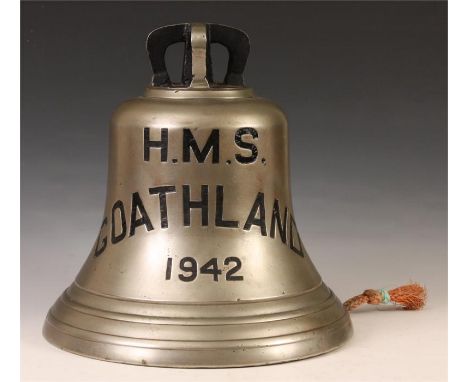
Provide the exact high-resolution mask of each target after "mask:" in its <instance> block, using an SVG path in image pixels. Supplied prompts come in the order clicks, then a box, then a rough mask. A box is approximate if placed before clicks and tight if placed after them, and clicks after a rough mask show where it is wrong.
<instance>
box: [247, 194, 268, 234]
mask: <svg viewBox="0 0 468 382" xmlns="http://www.w3.org/2000/svg"><path fill="white" fill-rule="evenodd" d="M257 214H260V217H258V218H257ZM252 225H256V226H258V227H260V230H261V232H262V236H266V235H267V229H266V225H265V195H264V194H263V192H259V193H258V194H257V198H256V199H255V202H254V204H253V206H252V209H251V210H250V214H249V217H248V218H247V221H246V222H245V225H244V230H246V231H250V228H251V227H252Z"/></svg>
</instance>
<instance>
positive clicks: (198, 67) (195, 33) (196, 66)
mask: <svg viewBox="0 0 468 382" xmlns="http://www.w3.org/2000/svg"><path fill="white" fill-rule="evenodd" d="M179 42H184V43H185V50H184V62H183V69H182V83H181V84H177V83H174V82H172V81H171V79H170V77H169V73H168V72H167V68H166V62H165V55H166V50H167V48H168V47H169V46H170V45H173V44H176V43H179ZM214 43H218V44H221V45H223V46H224V47H225V48H226V49H227V51H228V53H229V59H228V67H227V71H226V75H225V77H224V81H223V82H222V83H221V84H216V83H215V82H214V80H213V70H212V60H211V53H210V45H211V44H214ZM146 49H147V51H148V55H149V59H150V61H151V67H152V69H153V79H152V84H153V86H159V87H180V86H182V87H187V88H210V87H215V86H240V87H242V86H244V69H245V65H246V63H247V57H248V55H249V50H250V43H249V38H248V36H247V35H246V34H245V33H244V32H242V31H241V30H239V29H235V28H231V27H228V26H225V25H220V24H202V23H191V24H188V23H185V24H175V25H169V26H165V27H161V28H158V29H155V30H154V31H152V32H151V33H150V34H149V35H148V38H147V41H146Z"/></svg>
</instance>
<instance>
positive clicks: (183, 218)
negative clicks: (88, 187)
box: [44, 24, 352, 368]
mask: <svg viewBox="0 0 468 382" xmlns="http://www.w3.org/2000/svg"><path fill="white" fill-rule="evenodd" d="M211 25H213V24H211ZM220 27H221V26H218V25H216V26H215V27H212V29H211V30H210V25H208V26H206V25H204V24H196V25H190V24H187V26H186V27H185V29H183V30H184V33H186V32H187V30H188V31H189V32H191V33H189V34H191V36H189V39H188V41H190V43H187V45H188V49H189V50H190V53H192V54H191V60H192V63H191V64H192V65H191V67H192V71H194V72H195V73H192V78H193V81H191V83H190V85H189V86H186V87H182V86H174V85H170V86H152V87H149V88H148V89H147V90H146V93H145V96H144V97H140V98H137V99H133V100H130V101H127V102H125V103H123V104H122V105H121V106H120V107H119V108H118V109H117V110H116V112H115V113H114V115H113V117H112V121H111V124H110V148H109V168H108V184H107V199H106V206H105V212H104V218H103V222H102V226H101V230H100V232H99V234H98V238H97V240H96V243H95V245H94V247H93V249H92V250H91V253H90V255H89V257H88V259H87V261H86V262H85V264H84V266H83V267H82V269H81V271H80V272H79V274H78V276H77V277H76V280H75V281H74V282H73V283H72V285H71V286H70V287H69V288H68V289H67V290H66V291H65V292H64V293H63V294H62V296H61V297H60V298H59V299H58V300H57V302H56V303H55V305H54V306H53V307H52V308H51V309H50V312H49V314H48V316H47V319H46V321H45V324H44V336H45V337H46V339H47V340H48V341H49V342H51V343H52V344H54V345H56V346H58V347H60V348H62V349H64V350H67V351H70V352H73V353H77V354H81V355H85V356H88V357H93V358H98V359H102V360H108V361H115V362H123V363H130V364H137V365H148V366H167V367H207V368H213V367H239V366H253V365H265V364H272V363H280V362H286V361H292V360H297V359H302V358H307V357H310V356H314V355H318V354H321V353H324V352H328V351H330V350H333V349H335V348H337V347H338V346H340V345H341V344H342V343H343V342H345V340H346V339H348V338H349V337H350V336H351V333H352V327H351V323H350V319H349V315H348V314H347V313H346V312H345V311H344V309H343V307H342V304H341V302H340V301H339V300H338V299H337V298H336V296H335V295H334V294H333V292H332V291H331V290H330V289H329V288H328V287H327V286H326V285H325V284H324V283H323V282H322V279H321V277H320V275H319V273H318V272H317V270H316V269H315V267H314V265H313V263H312V261H311V260H310V258H309V256H308V254H307V252H306V250H305V248H304V247H303V244H302V241H301V240H300V236H299V232H298V229H297V227H296V224H295V222H294V214H293V210H292V200H291V194H290V186H289V183H290V182H289V160H288V132H287V121H286V118H285V115H284V113H283V112H282V111H281V110H280V109H279V108H278V107H277V106H276V105H275V104H274V103H272V102H270V101H268V100H265V99H262V98H258V97H256V96H254V94H253V92H252V91H251V89H249V88H246V87H243V86H238V85H232V84H230V83H229V81H230V80H226V81H225V83H224V84H221V85H215V84H213V83H212V81H211V80H209V79H208V78H207V77H208V75H207V74H206V73H207V68H206V67H207V66H208V64H206V65H205V62H207V61H206V60H207V54H206V49H203V46H205V47H206V45H207V36H209V33H207V32H211V31H213V32H212V35H213V36H215V32H217V30H216V29H215V28H220ZM166 28H170V27H166ZM225 28H227V27H225ZM161 29H163V28H161ZM228 29H229V30H231V29H232V28H228ZM157 31H158V30H156V31H155V32H157ZM221 31H222V29H221ZM235 31H236V33H242V32H239V31H237V30H235ZM218 32H219V31H218ZM153 33H154V32H153ZM150 36H151V35H150ZM156 37H157V36H156ZM213 38H215V37H213ZM190 45H191V46H190ZM233 54H235V52H234V53H233ZM189 58H190V57H189ZM230 59H231V58H230ZM234 59H235V57H234ZM189 61H190V60H189ZM244 61H245V60H244ZM200 68H202V69H200ZM231 69H232V70H233V72H232V73H231V74H230V75H227V76H226V78H234V79H235V80H233V81H238V80H239V78H241V77H239V73H235V72H234V71H235V63H232V65H231ZM228 71H229V69H228ZM228 74H229V73H228ZM229 76H230V77H229ZM155 78H156V75H155ZM157 78H164V73H163V74H162V75H161V74H160V75H159V77H157ZM226 82H227V83H226Z"/></svg>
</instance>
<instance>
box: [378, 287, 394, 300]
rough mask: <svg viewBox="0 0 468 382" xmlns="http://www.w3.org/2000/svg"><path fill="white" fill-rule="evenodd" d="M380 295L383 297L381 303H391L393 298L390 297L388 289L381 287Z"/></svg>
mask: <svg viewBox="0 0 468 382" xmlns="http://www.w3.org/2000/svg"><path fill="white" fill-rule="evenodd" d="M379 292H380V296H381V298H382V301H381V304H391V303H392V299H391V298H390V294H389V293H388V290H386V289H379Z"/></svg>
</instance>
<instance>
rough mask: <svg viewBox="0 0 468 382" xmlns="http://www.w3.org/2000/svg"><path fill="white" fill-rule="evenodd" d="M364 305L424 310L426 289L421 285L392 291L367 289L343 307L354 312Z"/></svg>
mask: <svg viewBox="0 0 468 382" xmlns="http://www.w3.org/2000/svg"><path fill="white" fill-rule="evenodd" d="M363 304H371V305H378V304H396V305H399V306H402V307H403V309H405V310H418V309H422V308H423V307H424V305H425V304H426V288H425V287H424V286H422V285H420V284H416V283H415V284H408V285H403V286H401V287H398V288H395V289H391V290H389V291H387V290H385V289H380V290H375V289H367V290H365V291H364V292H362V293H361V294H360V295H357V296H354V297H352V298H350V299H349V300H347V301H346V302H345V303H344V304H343V305H344V307H345V309H346V310H347V311H351V310H354V309H356V308H358V307H359V306H361V305H363Z"/></svg>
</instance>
